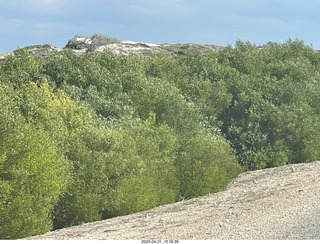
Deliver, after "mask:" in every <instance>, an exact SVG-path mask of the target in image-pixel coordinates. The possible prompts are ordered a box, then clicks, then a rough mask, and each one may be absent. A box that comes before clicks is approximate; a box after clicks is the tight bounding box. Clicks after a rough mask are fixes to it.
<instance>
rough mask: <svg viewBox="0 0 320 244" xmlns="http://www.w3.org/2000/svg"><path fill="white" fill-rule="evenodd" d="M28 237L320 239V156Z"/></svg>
mask: <svg viewBox="0 0 320 244" xmlns="http://www.w3.org/2000/svg"><path fill="white" fill-rule="evenodd" d="M26 239H38V240H44V239H56V240H57V239H86V240H88V239H95V240H96V239H113V240H117V239H118V240H125V239H133V240H145V239H147V240H149V239H152V240H168V239H169V240H207V239H237V240H238V239H320V161H317V162H313V163H303V164H295V165H286V166H282V167H278V168H271V169H264V170H258V171H253V172H245V173H242V174H240V175H239V176H238V177H237V178H236V179H235V180H234V181H233V182H231V183H230V184H229V186H228V187H227V189H226V190H225V191H223V192H219V193H215V194H210V195H208V196H204V197H201V198H197V199H191V200H187V201H182V202H178V203H174V204H170V205H165V206H160V207H157V208H154V209H151V210H148V211H144V212H140V213H136V214H132V215H127V216H121V217H116V218H112V219H108V220H104V221H99V222H94V223H86V224H83V225H80V226H74V227H70V228H65V229H61V230H57V231H53V232H49V233H47V234H44V235H40V236H35V237H31V238H26Z"/></svg>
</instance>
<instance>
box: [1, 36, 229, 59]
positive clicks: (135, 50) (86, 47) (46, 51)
mask: <svg viewBox="0 0 320 244" xmlns="http://www.w3.org/2000/svg"><path fill="white" fill-rule="evenodd" d="M25 48H26V49H27V50H28V51H29V53H30V54H31V55H33V56H34V57H37V58H47V57H48V56H50V55H51V54H52V53H53V52H60V51H61V50H64V49H71V50H72V51H74V52H75V53H77V54H90V53H94V52H102V51H104V50H110V51H111V52H113V53H115V54H119V55H143V56H147V57H149V56H152V55H154V54H161V53H164V54H167V55H170V54H172V55H183V54H185V53H186V52H188V51H199V52H201V53H205V52H210V51H216V52H218V51H220V50H222V49H224V47H223V46H219V45H214V44H195V43H184V44H179V43H178V44H170V43H163V44H153V43H146V42H134V41H120V40H118V39H116V38H112V37H108V36H104V35H101V34H95V35H93V36H91V37H85V36H81V35H76V36H75V37H73V38H72V39H71V40H69V41H68V43H67V44H66V46H65V47H64V48H62V49H59V48H56V47H54V46H52V45H51V44H43V45H33V46H27V47H25ZM11 55H14V51H13V52H8V53H4V54H0V59H3V58H5V57H6V56H11Z"/></svg>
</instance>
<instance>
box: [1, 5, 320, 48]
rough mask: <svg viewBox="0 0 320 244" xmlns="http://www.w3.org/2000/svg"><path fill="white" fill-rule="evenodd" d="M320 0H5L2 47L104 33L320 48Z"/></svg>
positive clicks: (60, 43)
mask: <svg viewBox="0 0 320 244" xmlns="http://www.w3.org/2000/svg"><path fill="white" fill-rule="evenodd" d="M319 10H320V1H319V0H0V53H4V52H9V51H12V50H15V49H17V48H22V47H25V46H27V45H36V44H45V43H50V44H52V45H53V46H56V47H58V48H62V47H64V46H65V45H66V44H67V42H68V40H70V39H72V37H73V36H75V35H84V36H91V35H93V34H95V33H101V34H104V35H107V36H111V37H115V38H118V39H120V40H132V41H138V42H150V43H203V44H217V45H222V46H227V45H232V46H233V45H234V44H235V43H236V41H237V40H238V39H239V40H241V41H250V42H251V43H252V44H256V45H261V44H266V43H268V42H269V41H274V42H280V43H283V42H285V41H286V40H288V39H289V38H291V39H295V38H298V39H299V40H303V41H304V43H305V44H306V45H312V47H313V48H314V49H320V31H319V24H320V14H319Z"/></svg>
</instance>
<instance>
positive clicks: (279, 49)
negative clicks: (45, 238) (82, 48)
mask: <svg viewBox="0 0 320 244" xmlns="http://www.w3.org/2000/svg"><path fill="white" fill-rule="evenodd" d="M319 66H320V54H319V53H317V52H315V51H314V50H313V49H312V48H311V47H309V46H306V45H304V43H303V41H299V40H290V39H289V40H288V41H287V42H285V43H283V44H269V45H266V46H264V47H262V48H261V47H257V46H256V45H253V44H251V43H248V42H241V41H237V43H236V45H235V48H231V47H227V48H225V49H223V50H222V51H219V52H208V53H200V52H196V51H192V52H187V53H186V54H185V55H164V54H163V55H154V56H152V57H144V56H141V55H140V56H132V55H131V56H121V55H116V54H113V53H111V52H110V51H107V50H106V51H104V52H101V53H98V52H94V53H91V54H88V55H77V54H75V53H74V52H73V51H71V50H68V49H66V50H64V51H61V52H56V53H53V54H51V55H50V56H49V57H48V58H47V59H44V60H42V59H37V58H34V57H33V56H30V55H29V53H28V51H27V50H26V49H20V50H17V51H15V55H14V56H7V57H6V58H4V59H2V60H0V97H1V99H0V126H1V130H0V239H14V238H21V237H25V236H31V235H36V234H41V233H45V232H47V231H49V230H50V229H58V228H63V227H67V226H72V225H77V224H80V223H83V222H90V221H95V220H101V219H106V218H110V217H114V216H118V215H124V214H130V213H134V212H137V211H141V210H145V209H150V208H152V207H155V206H158V205H163V204H167V203H173V202H176V201H179V200H180V199H187V198H193V197H197V196H201V195H205V194H208V193H212V192H217V191H220V190H223V189H224V188H225V187H226V185H227V184H228V183H229V182H230V181H231V180H232V179H233V178H234V177H236V176H237V175H238V174H239V173H240V172H242V171H244V170H255V169H262V168H268V167H274V166H280V165H283V164H285V163H287V162H290V163H297V162H303V161H313V160H316V159H319V158H320V155H319V154H320V150H319V147H320V135H319V134H320V121H319V118H320V117H319V114H320V105H319V104H320V96H319V94H320V73H319V71H320V69H319Z"/></svg>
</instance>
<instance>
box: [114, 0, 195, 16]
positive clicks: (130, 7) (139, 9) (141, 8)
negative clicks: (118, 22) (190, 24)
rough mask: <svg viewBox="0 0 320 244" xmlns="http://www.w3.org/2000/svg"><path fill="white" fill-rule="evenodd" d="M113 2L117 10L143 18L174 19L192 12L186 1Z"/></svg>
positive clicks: (135, 0)
mask: <svg viewBox="0 0 320 244" xmlns="http://www.w3.org/2000/svg"><path fill="white" fill-rule="evenodd" d="M111 2H113V5H114V6H116V8H117V9H122V10H123V11H125V12H126V13H128V14H130V15H140V16H142V17H153V18H169V19H174V18H179V17H182V16H188V15H189V14H190V12H191V9H190V4H188V3H187V1H185V0H161V1H159V0H125V1H115V0H113V1H111Z"/></svg>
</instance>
